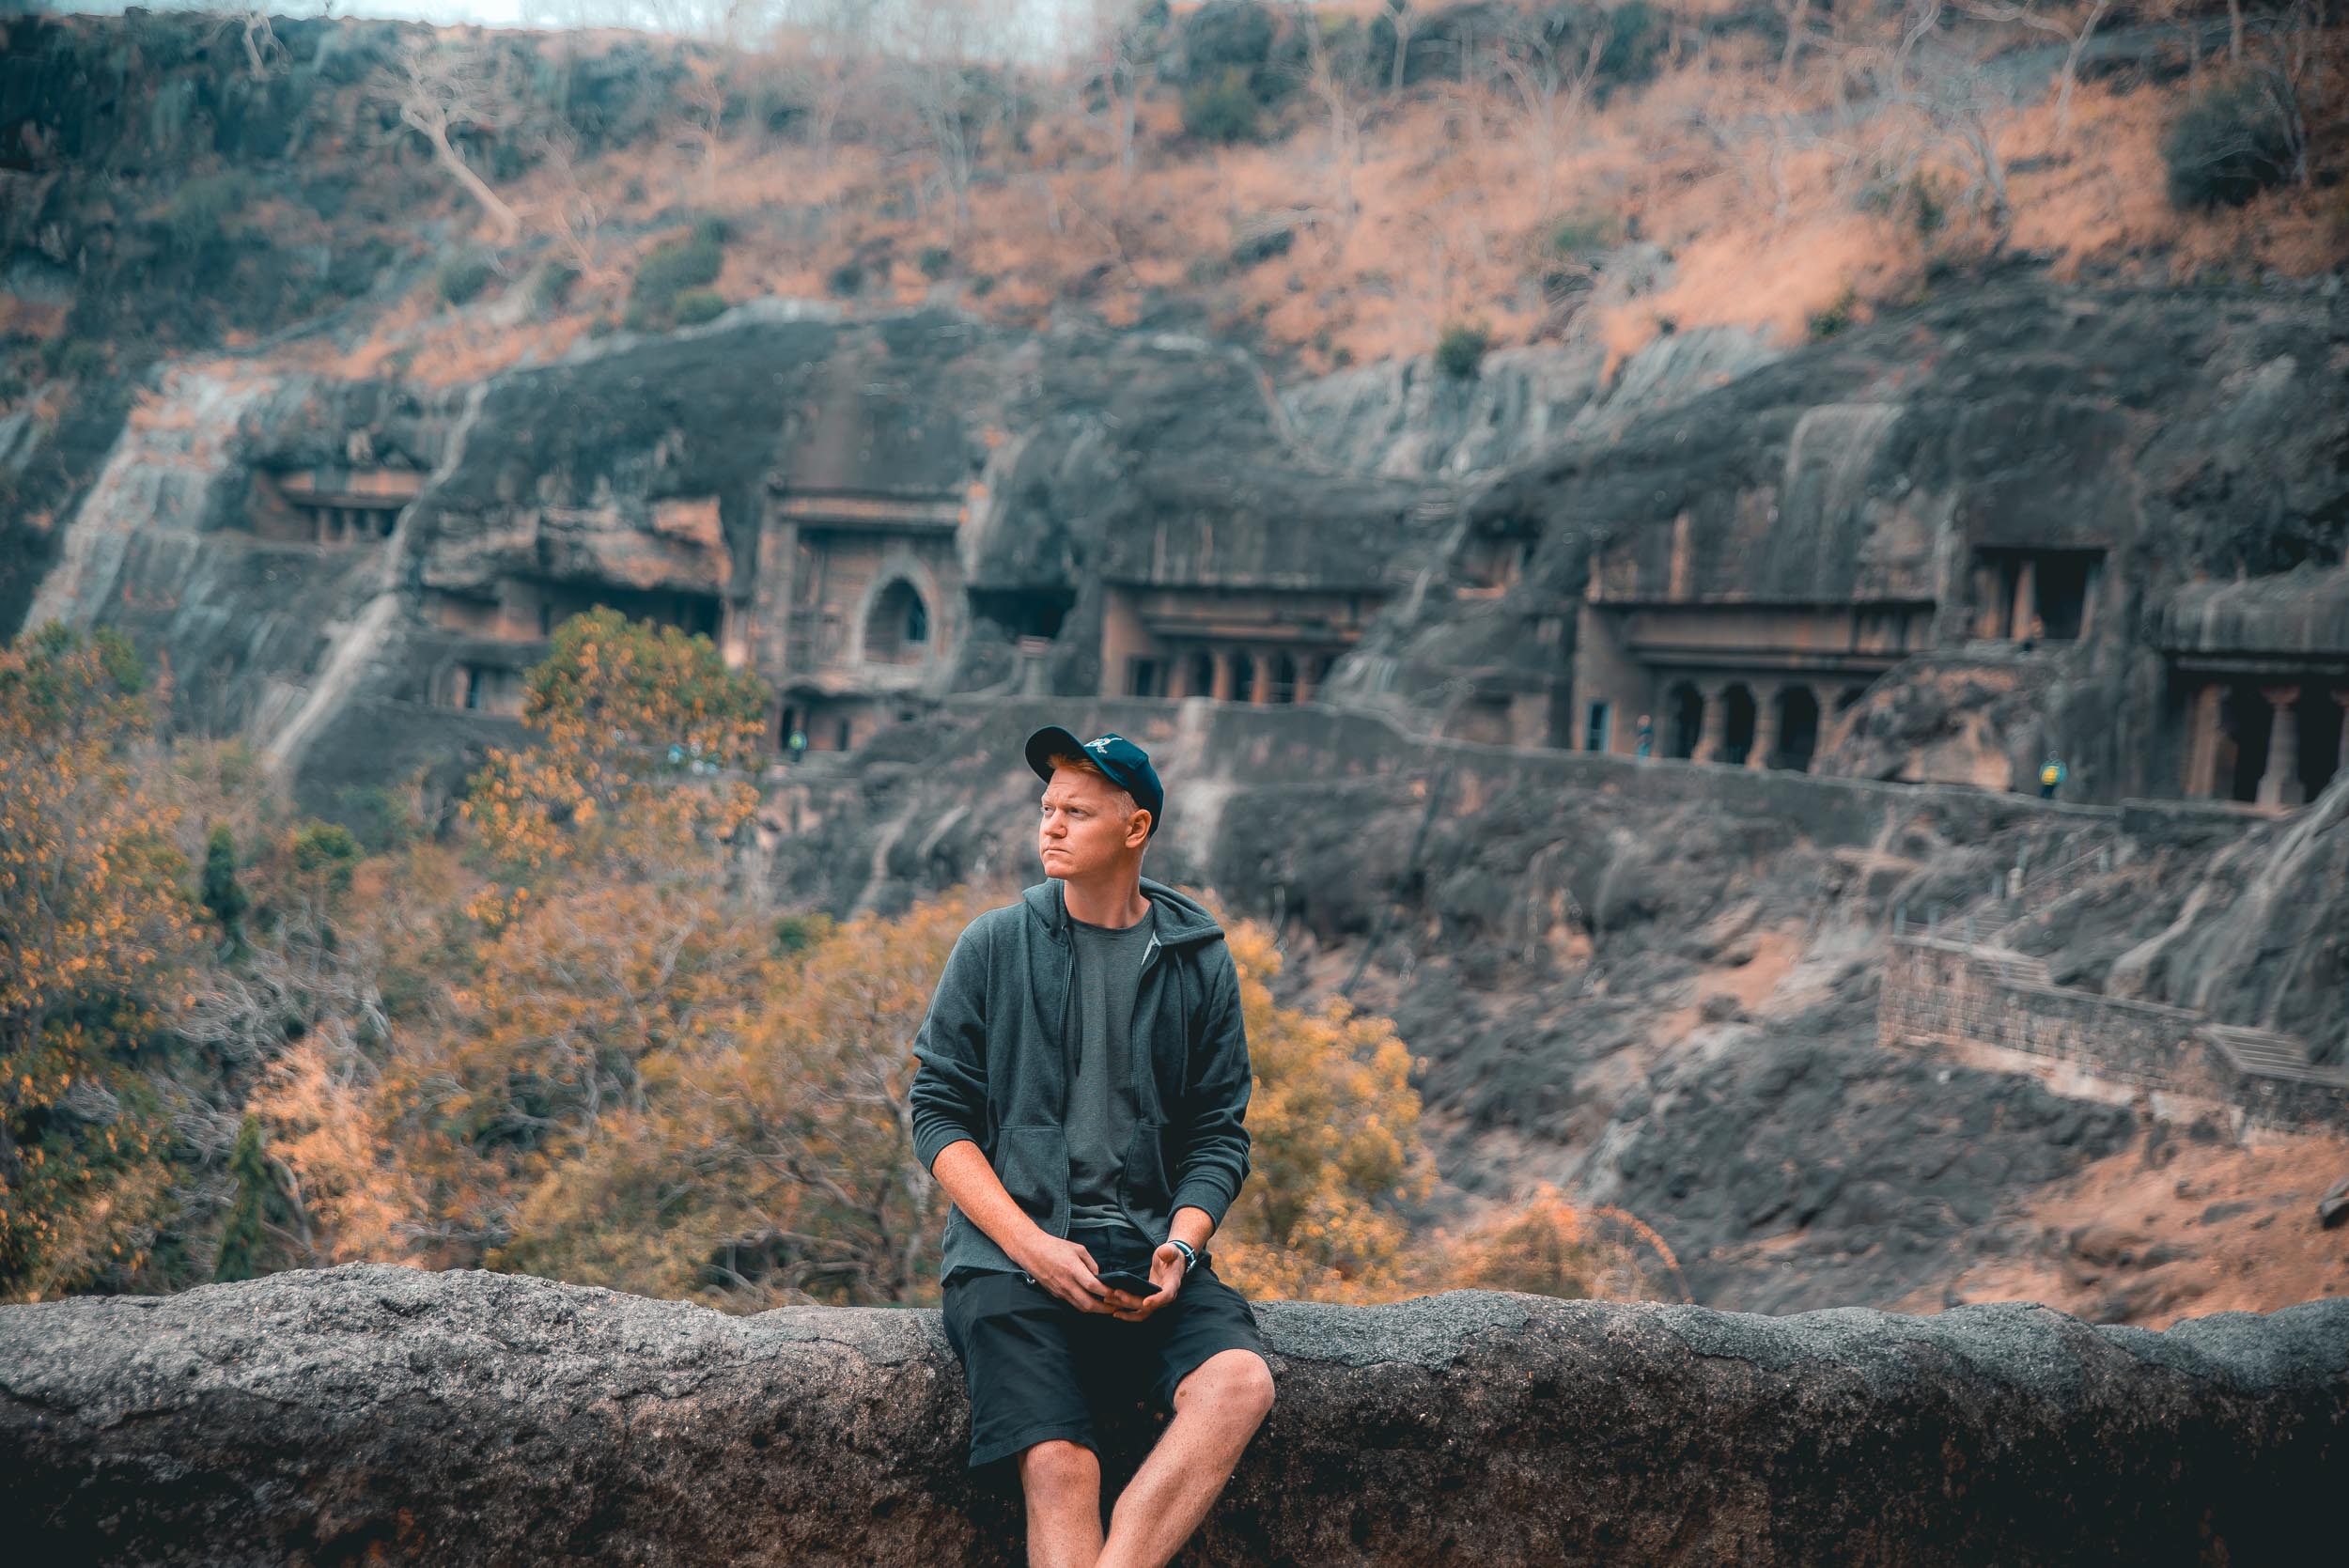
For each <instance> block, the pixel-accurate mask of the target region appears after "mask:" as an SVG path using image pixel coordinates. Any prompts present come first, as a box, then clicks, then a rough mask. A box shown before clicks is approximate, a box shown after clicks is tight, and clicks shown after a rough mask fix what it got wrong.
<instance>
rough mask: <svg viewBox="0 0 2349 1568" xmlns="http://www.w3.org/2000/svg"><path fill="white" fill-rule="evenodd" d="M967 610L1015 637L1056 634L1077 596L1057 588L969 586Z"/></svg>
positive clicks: (1057, 634)
mask: <svg viewBox="0 0 2349 1568" xmlns="http://www.w3.org/2000/svg"><path fill="white" fill-rule="evenodd" d="M969 597H970V603H971V613H972V614H974V615H983V616H985V617H986V618H987V619H988V620H990V621H993V622H994V623H995V624H996V625H997V626H1000V627H1002V628H1003V629H1004V630H1005V631H1008V632H1010V633H1011V634H1012V635H1013V636H1015V637H1057V636H1059V635H1060V624H1061V622H1062V621H1063V620H1064V619H1065V618H1066V616H1067V614H1068V609H1069V606H1070V605H1072V604H1074V603H1076V601H1077V596H1076V595H1075V594H1074V593H1072V592H1069V591H1068V590H1066V589H1061V588H973V589H972V590H971V591H970V596H969Z"/></svg>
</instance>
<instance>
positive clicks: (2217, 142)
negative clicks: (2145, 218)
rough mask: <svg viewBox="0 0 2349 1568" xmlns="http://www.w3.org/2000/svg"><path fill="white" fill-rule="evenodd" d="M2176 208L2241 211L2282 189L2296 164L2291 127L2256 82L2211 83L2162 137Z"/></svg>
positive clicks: (2171, 196)
mask: <svg viewBox="0 0 2349 1568" xmlns="http://www.w3.org/2000/svg"><path fill="white" fill-rule="evenodd" d="M2161 157H2162V162H2163V163H2166V164H2168V165H2169V169H2170V180H2169V185H2170V205H2171V206H2172V207H2176V208H2181V209H2185V208H2196V207H2241V206H2242V205H2243V204H2244V203H2245V202H2247V201H2249V200H2250V199H2251V198H2252V197H2253V196H2255V195H2257V194H2260V192H2262V191H2263V190H2265V189H2266V188H2267V187H2268V186H2270V185H2279V184H2281V183H2282V182H2283V181H2284V179H2286V178H2287V177H2288V176H2289V175H2290V174H2291V173H2292V168H2293V164H2294V163H2295V162H2296V159H2295V154H2294V149H2293V146H2292V128H2291V126H2290V125H2289V124H2288V123H2287V122H2286V120H2285V118H2284V116H2283V114H2282V113H2281V112H2280V111H2279V109H2278V108H2277V106H2276V102H2275V100H2274V99H2272V98H2270V97H2269V96H2268V95H2267V94H2266V93H2264V92H2263V91H2261V90H2260V88H2259V86H2258V85H2257V84H2255V83H2251V82H2245V81H2226V82H2215V83H2213V84H2212V85H2210V86H2208V87H2205V88H2204V89H2203V90H2202V91H2201V92H2200V93H2198V94H2196V95H2195V97H2194V100H2193V101H2192V102H2190V103H2188V104H2187V105H2186V108H2185V109H2184V110H2183V111H2182V112H2181V113H2180V114H2179V116H2178V117H2177V118H2176V119H2175V120H2173V121H2171V122H2170V129H2169V130H2168V131H2167V132H2164V133H2163V135H2162V138H2161Z"/></svg>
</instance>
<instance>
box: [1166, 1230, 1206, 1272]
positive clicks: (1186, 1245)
mask: <svg viewBox="0 0 2349 1568" xmlns="http://www.w3.org/2000/svg"><path fill="white" fill-rule="evenodd" d="M1166 1244H1167V1245H1168V1246H1169V1247H1172V1248H1174V1249H1175V1250H1176V1251H1178V1252H1180V1253H1181V1254H1182V1255H1183V1272H1184V1273H1185V1274H1189V1273H1190V1271H1191V1270H1192V1269H1195V1268H1197V1267H1198V1266H1199V1254H1198V1253H1197V1252H1194V1251H1192V1250H1191V1246H1190V1242H1188V1241H1185V1240H1184V1239H1183V1238H1182V1237H1181V1236H1178V1235H1171V1236H1168V1237H1167V1238H1166Z"/></svg>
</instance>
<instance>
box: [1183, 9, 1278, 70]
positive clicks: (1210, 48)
mask: <svg viewBox="0 0 2349 1568" xmlns="http://www.w3.org/2000/svg"><path fill="white" fill-rule="evenodd" d="M1275 31H1276V29H1275V27H1274V24H1273V20H1272V12H1271V10H1270V9H1269V8H1267V7H1265V6H1261V5H1258V4H1257V3H1256V0H1206V5H1203V6H1201V7H1200V8H1198V9H1197V10H1196V11H1193V12H1192V13H1191V15H1190V19H1189V20H1188V21H1186V22H1185V23H1183V29H1182V48H1183V71H1184V81H1185V82H1186V83H1188V84H1189V85H1192V86H1199V85H1205V84H1207V83H1211V82H1215V81H1217V80H1219V79H1222V78H1226V77H1228V76H1229V75H1230V74H1231V72H1232V71H1234V70H1237V71H1238V72H1239V73H1240V74H1241V76H1242V78H1243V79H1244V78H1246V77H1247V76H1248V75H1249V74H1250V73H1251V72H1252V71H1254V70H1258V69H1260V68H1262V67H1264V66H1266V65H1268V64H1269V63H1270V62H1271V59H1272V38H1273V34H1274V32H1275Z"/></svg>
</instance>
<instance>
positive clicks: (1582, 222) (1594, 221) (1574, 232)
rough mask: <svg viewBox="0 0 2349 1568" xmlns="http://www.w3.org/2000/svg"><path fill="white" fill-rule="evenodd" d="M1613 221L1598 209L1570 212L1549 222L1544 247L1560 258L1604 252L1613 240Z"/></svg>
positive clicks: (1565, 259)
mask: <svg viewBox="0 0 2349 1568" xmlns="http://www.w3.org/2000/svg"><path fill="white" fill-rule="evenodd" d="M1614 231H1615V223H1614V220H1613V219H1612V218H1610V217H1608V216H1606V215H1605V214H1604V213H1598V212H1573V213H1569V214H1567V215H1566V216H1565V217H1563V218H1561V219H1559V220H1558V221H1557V222H1556V223H1555V224H1552V225H1550V229H1549V234H1548V238H1547V239H1546V240H1545V241H1543V249H1544V250H1545V251H1547V252H1548V254H1549V255H1550V256H1555V257H1557V258H1558V259H1559V260H1561V261H1572V260H1574V259H1576V258H1577V257H1579V256H1588V255H1590V254H1591V253H1592V252H1593V251H1603V250H1605V249H1606V248H1607V247H1608V246H1609V245H1610V243H1612V242H1613V240H1614Z"/></svg>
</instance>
